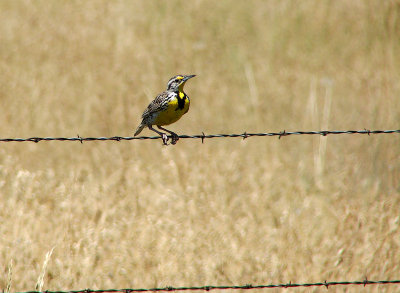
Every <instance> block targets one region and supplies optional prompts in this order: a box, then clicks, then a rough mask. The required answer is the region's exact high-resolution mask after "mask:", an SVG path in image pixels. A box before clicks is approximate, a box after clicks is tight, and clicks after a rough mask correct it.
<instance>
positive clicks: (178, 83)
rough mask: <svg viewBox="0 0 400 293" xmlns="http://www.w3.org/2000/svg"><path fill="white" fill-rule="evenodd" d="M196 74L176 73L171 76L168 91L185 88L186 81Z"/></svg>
mask: <svg viewBox="0 0 400 293" xmlns="http://www.w3.org/2000/svg"><path fill="white" fill-rule="evenodd" d="M195 76H196V75H180V74H179V75H175V76H174V77H173V78H171V79H170V80H169V81H168V84H167V90H168V91H176V90H178V89H179V90H180V91H182V90H183V86H184V85H185V82H186V81H187V80H188V79H190V78H192V77H195Z"/></svg>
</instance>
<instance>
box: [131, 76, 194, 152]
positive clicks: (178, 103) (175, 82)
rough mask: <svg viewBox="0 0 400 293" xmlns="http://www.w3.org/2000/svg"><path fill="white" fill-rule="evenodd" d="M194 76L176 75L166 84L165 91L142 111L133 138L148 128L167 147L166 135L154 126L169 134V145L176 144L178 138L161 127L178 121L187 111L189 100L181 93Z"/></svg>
mask: <svg viewBox="0 0 400 293" xmlns="http://www.w3.org/2000/svg"><path fill="white" fill-rule="evenodd" d="M195 76H196V75H181V74H178V75H175V76H174V77H172V78H171V79H170V80H169V81H168V83H167V90H166V91H164V92H162V93H161V94H159V95H158V96H157V97H156V98H155V99H154V100H153V101H152V102H151V103H150V104H149V105H148V106H147V108H146V109H145V110H144V112H143V114H142V122H141V123H140V124H139V126H138V127H137V129H136V131H135V135H134V136H137V135H138V134H139V133H140V132H142V130H143V129H144V128H145V127H148V128H149V129H150V130H152V131H154V132H156V133H157V134H159V135H160V136H161V138H162V141H163V144H164V145H168V143H167V142H168V139H169V137H168V135H167V134H166V133H164V132H161V131H158V130H156V129H154V128H153V125H155V126H157V127H158V128H159V129H160V130H164V131H165V132H168V133H169V134H171V144H173V145H174V144H176V142H177V141H178V140H179V136H178V135H177V134H176V133H175V132H173V131H170V130H168V129H165V128H164V127H163V126H165V125H169V124H172V123H174V122H176V121H178V120H179V119H180V118H181V117H182V116H183V115H184V114H186V113H187V112H188V111H189V106H190V100H189V97H188V95H187V94H186V93H185V92H184V91H183V87H184V86H185V83H186V82H187V81H188V80H189V79H191V78H193V77H195Z"/></svg>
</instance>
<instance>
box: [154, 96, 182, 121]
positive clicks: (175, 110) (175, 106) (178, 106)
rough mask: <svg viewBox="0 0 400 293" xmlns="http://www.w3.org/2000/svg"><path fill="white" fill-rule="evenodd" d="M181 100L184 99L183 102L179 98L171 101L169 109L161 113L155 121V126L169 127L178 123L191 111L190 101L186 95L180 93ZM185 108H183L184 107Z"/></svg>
mask: <svg viewBox="0 0 400 293" xmlns="http://www.w3.org/2000/svg"><path fill="white" fill-rule="evenodd" d="M179 96H180V99H184V104H183V101H182V100H181V102H180V101H179V99H178V97H176V98H174V99H171V100H170V101H169V103H168V107H167V109H165V110H164V111H161V112H160V113H159V114H158V115H157V117H156V118H155V120H154V123H153V124H154V125H160V126H163V125H168V124H171V123H174V122H176V121H178V120H179V119H180V118H181V117H182V116H183V115H184V114H186V112H187V111H189V106H190V100H189V98H188V97H187V96H185V94H184V93H182V92H180V93H179ZM182 106H183V107H182Z"/></svg>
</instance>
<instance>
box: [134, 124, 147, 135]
mask: <svg viewBox="0 0 400 293" xmlns="http://www.w3.org/2000/svg"><path fill="white" fill-rule="evenodd" d="M145 127H146V125H145V124H143V122H142V123H140V125H139V126H138V128H136V131H135V135H134V136H136V135H138V134H139V133H141V132H142V130H143V128H145Z"/></svg>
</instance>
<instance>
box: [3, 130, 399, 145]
mask: <svg viewBox="0 0 400 293" xmlns="http://www.w3.org/2000/svg"><path fill="white" fill-rule="evenodd" d="M393 133H400V129H396V130H368V129H364V130H331V131H330V130H321V131H293V132H287V131H285V130H283V131H281V132H261V133H248V132H244V133H237V134H208V135H206V134H204V132H203V133H202V134H196V135H186V134H183V135H179V138H183V139H185V138H192V139H193V138H194V139H201V141H202V142H204V140H205V139H206V138H207V139H208V138H232V137H240V138H243V139H246V138H249V137H263V136H278V138H279V139H280V138H281V137H283V136H290V135H322V136H327V135H331V134H368V135H371V134H393ZM160 138H161V137H160V136H138V137H133V136H112V137H80V136H79V135H78V136H77V137H29V138H0V142H36V143H37V142H40V141H78V142H81V143H83V142H84V141H121V140H146V139H160Z"/></svg>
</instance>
